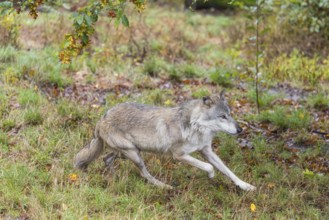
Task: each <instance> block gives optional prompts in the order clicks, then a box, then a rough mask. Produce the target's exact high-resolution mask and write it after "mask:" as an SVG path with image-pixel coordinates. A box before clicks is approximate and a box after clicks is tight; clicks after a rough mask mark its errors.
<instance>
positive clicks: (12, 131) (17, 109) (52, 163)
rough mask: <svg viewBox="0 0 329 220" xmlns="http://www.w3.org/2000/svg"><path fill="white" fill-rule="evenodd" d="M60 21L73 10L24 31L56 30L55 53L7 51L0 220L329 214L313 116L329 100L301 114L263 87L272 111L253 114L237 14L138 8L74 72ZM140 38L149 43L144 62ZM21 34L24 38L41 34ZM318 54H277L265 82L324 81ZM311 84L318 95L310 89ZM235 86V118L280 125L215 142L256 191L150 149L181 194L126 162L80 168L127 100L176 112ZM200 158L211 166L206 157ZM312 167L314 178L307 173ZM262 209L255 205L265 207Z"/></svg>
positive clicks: (103, 32)
mask: <svg viewBox="0 0 329 220" xmlns="http://www.w3.org/2000/svg"><path fill="white" fill-rule="evenodd" d="M21 16H22V18H25V17H24V16H26V15H25V14H22V15H21ZM61 16H64V18H65V19H66V18H67V17H68V16H69V15H68V14H64V15H59V14H58V13H52V12H50V13H48V14H43V13H40V18H38V19H37V20H35V21H34V20H32V19H23V20H22V28H26V27H30V28H36V27H38V28H37V29H33V30H35V31H36V32H35V35H36V36H43V35H41V34H42V33H43V32H42V30H45V29H42V27H47V30H46V31H49V30H55V31H53V34H51V35H49V36H48V38H47V42H48V43H47V44H45V45H47V46H43V47H41V48H33V46H31V47H32V48H30V49H29V50H27V49H26V48H25V46H26V45H24V44H23V45H21V47H11V46H4V47H0V62H1V64H2V65H0V167H1V169H0V219H2V218H3V219H16V218H24V219H25V218H29V219H254V218H256V219H327V218H328V213H329V206H328V204H329V200H328V198H327V197H326V196H325V195H326V193H327V191H328V182H329V177H328V173H326V172H324V171H323V170H322V171H321V167H317V166H318V162H319V161H321V160H323V158H324V159H325V158H326V157H327V150H326V149H327V143H325V141H324V140H323V139H321V137H317V138H316V137H314V136H313V134H310V132H309V131H310V130H311V129H313V128H314V126H315V128H316V129H318V128H319V129H320V130H325V129H327V128H328V126H329V122H328V121H326V120H323V121H320V122H316V121H315V120H313V114H312V111H317V113H319V112H320V113H321V112H322V111H323V110H325V106H326V102H327V96H326V95H324V94H319V95H315V96H309V98H308V99H307V101H306V102H303V101H302V102H301V103H299V105H298V107H296V108H294V107H295V106H285V107H282V106H279V105H278V104H276V103H277V102H275V100H276V99H281V98H282V96H281V95H271V94H269V93H266V92H264V93H262V94H261V96H260V101H261V106H262V112H261V114H260V115H258V116H257V115H254V114H252V112H253V111H254V109H253V106H254V103H253V100H254V94H253V93H252V92H248V91H251V89H250V88H248V89H247V91H245V90H243V89H239V88H237V86H236V85H238V83H239V82H240V81H239V80H246V81H248V80H250V78H251V77H252V76H248V74H246V73H245V72H244V67H246V65H249V63H250V61H249V60H247V58H246V57H244V56H243V51H242V49H241V48H239V47H238V46H237V45H227V48H222V46H220V45H219V43H220V42H221V41H222V40H223V41H225V36H226V35H225V33H223V32H225V27H227V26H228V25H230V24H233V23H234V22H235V19H236V18H235V17H228V16H214V15H204V14H198V13H192V12H187V13H185V12H182V11H178V10H173V9H170V8H166V7H164V8H162V7H153V6H150V8H148V9H147V10H145V12H144V13H143V15H142V17H139V16H140V15H137V14H134V13H131V16H132V19H131V27H130V29H124V28H122V27H121V26H120V27H119V28H116V27H114V26H112V25H108V20H107V18H103V17H102V18H100V21H99V23H98V25H97V27H96V33H95V38H94V39H93V41H95V42H93V46H92V47H91V48H89V49H88V50H87V51H86V52H84V53H83V54H82V55H81V56H80V57H77V58H76V59H74V60H73V62H72V63H71V64H70V65H61V64H60V63H59V62H58V57H57V53H58V51H59V49H60V46H61V45H60V43H61V42H60V40H59V39H61V38H62V37H63V36H64V32H65V31H66V30H68V27H67V26H68V25H67V24H63V23H62V24H61V22H63V21H61ZM139 19H144V20H143V22H138V21H139ZM64 21H66V20H64ZM64 23H66V22H64ZM164 23H166V25H165V26H164V25H163V24H164ZM62 29H63V30H62ZM63 31H64V32H63ZM130 33H138V34H132V35H131V36H130ZM222 34H223V35H222ZM22 38H23V39H22ZM130 38H134V39H135V41H136V42H137V44H138V45H139V46H140V47H141V48H142V47H145V48H146V50H147V53H146V55H145V57H144V60H142V59H140V57H139V56H138V50H137V49H136V45H135V44H134V43H132V42H131V41H130V40H129V39H130ZM20 39H21V40H20V41H21V42H23V43H24V40H25V41H27V40H32V39H33V36H30V35H27V36H26V35H22V36H20ZM38 40H40V42H41V41H42V40H44V39H43V38H42V37H40V39H38ZM32 41H33V40H32ZM40 42H39V41H37V42H34V43H39V44H40ZM225 42H226V41H225ZM39 44H38V45H39ZM131 48H133V49H131ZM136 59H137V60H136ZM307 59H308V58H307V57H304V56H300V55H291V56H283V57H282V58H280V57H279V58H275V59H274V61H273V62H274V63H273V64H269V66H266V69H267V70H268V72H266V73H267V74H268V75H266V76H268V78H267V77H264V78H262V80H265V79H266V80H269V81H275V80H279V79H285V80H292V79H294V78H295V79H303V81H306V80H311V84H314V83H315V85H316V80H317V79H326V73H325V70H326V69H325V68H326V65H327V63H321V62H319V63H317V65H315V63H314V61H313V60H316V61H319V60H317V58H310V60H307ZM293 61H294V62H293ZM303 63H304V64H307V66H308V68H306V69H308V70H312V72H313V70H317V68H318V69H319V70H320V72H319V73H317V72H314V74H315V75H314V74H313V75H311V76H309V75H306V72H307V71H306V69H303V68H302V67H303ZM264 65H266V64H264ZM282 65H284V66H282ZM237 66H241V68H240V69H239V70H238V68H237ZM264 68H265V67H264ZM80 71H81V72H80ZM78 72H80V73H83V74H85V75H83V74H82V75H83V76H84V77H82V78H81V77H80V75H79V74H80V73H79V74H77V73H78ZM299 72H300V73H301V74H302V75H298V73H299ZM318 74H320V75H321V76H318ZM79 77H80V78H79ZM244 77H249V78H244ZM321 77H322V78H321ZM325 82H326V81H323V83H325ZM194 83H196V84H194ZM262 83H263V82H262ZM265 83H266V82H265ZM126 85H128V86H126ZM305 85H306V86H307V88H308V86H309V83H307V82H305ZM226 86H228V87H230V89H229V91H228V96H230V95H231V94H234V95H235V96H234V97H231V99H234V98H235V99H236V101H238V103H240V105H241V106H236V104H235V102H233V103H232V106H233V109H232V110H233V111H232V113H233V114H234V117H236V118H239V119H240V118H243V117H244V116H243V114H247V113H248V114H250V115H248V116H246V117H245V121H246V123H247V124H248V125H249V124H250V125H254V124H257V123H261V124H270V125H273V126H275V127H277V128H278V129H277V130H276V131H275V132H276V133H275V135H276V136H275V138H272V137H271V136H270V137H271V138H269V136H267V135H268V134H263V133H257V132H258V131H257V130H253V129H251V128H245V131H246V134H243V135H240V136H229V135H226V134H219V135H218V136H217V137H216V138H215V140H214V145H213V147H214V151H215V152H216V154H218V155H220V157H221V158H222V160H223V161H224V162H225V163H226V164H227V165H228V167H230V169H231V170H232V171H234V173H236V174H237V176H239V177H241V179H243V180H245V181H246V182H249V183H251V184H253V185H255V186H257V188H258V189H257V191H256V192H250V193H248V192H243V191H241V190H239V189H238V188H237V187H236V186H234V184H233V183H232V182H231V181H230V180H228V179H227V178H225V177H224V175H222V174H220V173H219V172H216V176H215V178H214V179H212V180H210V179H208V177H207V174H206V173H204V172H202V171H200V170H199V169H196V168H193V167H191V166H189V165H186V164H182V163H180V162H178V161H175V160H174V159H173V158H172V157H170V156H166V155H152V154H148V153H143V154H142V156H143V158H144V159H145V163H146V165H147V167H148V169H149V171H150V173H152V174H153V175H155V176H156V177H157V178H159V179H161V180H162V181H164V182H166V183H168V184H170V185H173V186H175V189H174V190H164V189H159V188H157V187H154V186H152V185H150V184H148V183H147V182H146V181H145V180H144V179H143V178H142V177H140V176H139V172H138V170H137V168H136V167H135V166H134V164H132V163H131V162H130V161H128V160H124V159H119V160H118V161H116V163H115V166H114V172H113V173H111V172H109V171H106V169H105V167H104V165H103V161H102V159H101V158H100V159H98V160H97V161H96V162H95V163H93V164H92V165H91V166H90V167H89V169H88V171H87V172H86V173H85V172H82V171H77V170H75V169H74V168H73V158H74V156H75V154H76V153H77V152H78V151H79V150H80V149H81V148H82V147H83V146H84V145H85V144H86V143H87V142H88V141H89V140H90V138H91V137H92V135H93V130H94V126H95V124H96V122H97V120H99V118H100V117H101V116H102V115H103V114H104V112H105V111H106V110H107V109H108V108H110V107H112V106H114V105H116V104H118V103H122V102H126V101H133V102H139V103H146V104H155V105H162V106H176V105H177V104H176V103H180V102H181V101H182V100H187V99H191V98H202V97H203V96H207V95H210V94H211V93H216V92H217V93H218V92H219V91H221V89H222V87H226ZM126 87H128V89H127V88H126ZM312 88H313V89H314V88H316V87H312ZM47 89H48V90H47ZM75 89H77V90H75ZM71 90H72V93H69V92H67V91H71ZM56 92H58V93H59V94H57V95H54V94H53V93H56ZM80 92H81V93H80ZM95 93H101V94H103V93H104V94H103V95H104V97H103V98H104V102H105V103H102V104H101V105H95V103H97V104H98V103H100V100H97V99H98V97H97V96H96V97H94V94H95ZM245 102H247V103H245ZM230 103H231V102H230ZM303 104H305V106H304V107H303V106H302V105H303ZM240 113H242V115H240ZM320 116H321V115H320ZM242 125H244V124H242ZM288 131H289V132H292V133H289V132H288ZM271 135H272V134H271ZM290 135H291V137H289V138H292V139H293V141H294V142H295V143H297V144H300V145H302V144H305V143H308V145H307V149H306V150H305V151H299V152H294V151H291V150H290V149H288V148H287V147H286V143H285V140H287V137H286V136H290ZM239 138H240V139H241V138H243V139H247V140H248V142H249V143H250V145H251V147H252V149H249V148H246V147H244V148H241V147H240V146H239V141H238V139H239ZM194 156H195V157H197V158H199V159H202V157H201V156H200V155H198V154H197V153H196V154H195V155H194ZM321 158H322V159H321ZM202 160H203V159H202ZM292 160H294V162H293V163H291V161H292ZM306 169H308V170H310V171H311V172H313V174H310V173H309V174H305V173H306ZM322 169H323V168H322ZM74 175H76V179H75V178H72V176H73V177H74ZM251 204H255V205H256V211H255V212H252V211H251V209H250V205H251Z"/></svg>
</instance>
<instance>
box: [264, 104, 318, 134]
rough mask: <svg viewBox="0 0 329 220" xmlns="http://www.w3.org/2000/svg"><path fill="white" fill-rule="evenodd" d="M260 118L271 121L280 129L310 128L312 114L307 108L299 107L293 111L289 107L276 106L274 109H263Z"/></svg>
mask: <svg viewBox="0 0 329 220" xmlns="http://www.w3.org/2000/svg"><path fill="white" fill-rule="evenodd" d="M258 120H259V121H261V122H267V123H271V124H273V125H275V126H277V127H278V128H279V129H283V130H285V129H288V128H291V129H309V127H310V124H311V120H312V118H311V116H310V114H309V112H308V111H307V110H305V109H298V110H294V111H292V112H290V111H289V109H287V108H283V107H275V108H274V109H273V110H267V111H263V112H262V113H261V114H260V115H259V116H258Z"/></svg>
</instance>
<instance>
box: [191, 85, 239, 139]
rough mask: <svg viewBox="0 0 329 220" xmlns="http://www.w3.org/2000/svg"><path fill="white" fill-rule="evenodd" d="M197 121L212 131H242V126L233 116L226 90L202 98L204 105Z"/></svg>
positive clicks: (234, 132) (235, 132) (232, 132)
mask: <svg viewBox="0 0 329 220" xmlns="http://www.w3.org/2000/svg"><path fill="white" fill-rule="evenodd" d="M196 123H198V124H199V126H201V127H203V128H204V129H210V130H211V131H212V132H219V131H223V132H226V133H228V134H238V133H241V132H242V128H241V127H240V126H239V125H238V124H237V122H236V121H235V120H234V119H233V118H232V116H231V110H230V108H229V106H228V103H227V101H226V100H225V96H224V90H223V91H222V92H221V93H220V95H212V96H207V97H203V98H202V106H201V108H200V112H199V117H197V121H196Z"/></svg>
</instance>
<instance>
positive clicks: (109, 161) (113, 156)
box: [103, 152, 119, 171]
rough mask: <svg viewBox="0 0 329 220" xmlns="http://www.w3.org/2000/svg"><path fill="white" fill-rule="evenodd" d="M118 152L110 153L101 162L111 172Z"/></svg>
mask: <svg viewBox="0 0 329 220" xmlns="http://www.w3.org/2000/svg"><path fill="white" fill-rule="evenodd" d="M118 154H119V153H118V152H112V153H109V154H107V155H106V156H105V157H104V158H103V161H104V163H105V166H106V167H107V168H108V169H110V170H111V171H113V163H114V161H115V159H116V158H117V157H118Z"/></svg>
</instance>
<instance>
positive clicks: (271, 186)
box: [267, 183, 275, 189]
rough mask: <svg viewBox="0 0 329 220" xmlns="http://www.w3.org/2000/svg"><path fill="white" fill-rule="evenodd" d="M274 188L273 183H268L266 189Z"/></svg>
mask: <svg viewBox="0 0 329 220" xmlns="http://www.w3.org/2000/svg"><path fill="white" fill-rule="evenodd" d="M274 187H275V183H268V184H267V188H269V189H273V188H274Z"/></svg>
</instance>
